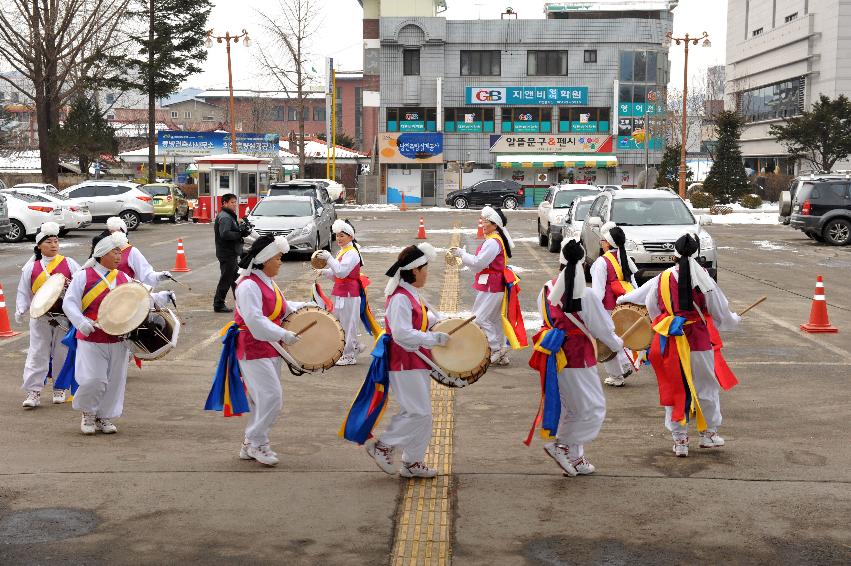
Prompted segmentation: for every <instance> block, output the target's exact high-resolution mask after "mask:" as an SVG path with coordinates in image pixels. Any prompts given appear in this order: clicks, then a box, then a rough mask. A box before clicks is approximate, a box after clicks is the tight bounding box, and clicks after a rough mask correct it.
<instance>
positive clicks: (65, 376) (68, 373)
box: [53, 324, 79, 401]
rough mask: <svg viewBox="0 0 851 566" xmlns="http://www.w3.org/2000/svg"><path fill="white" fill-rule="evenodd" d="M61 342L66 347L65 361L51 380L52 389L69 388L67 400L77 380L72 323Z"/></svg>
mask: <svg viewBox="0 0 851 566" xmlns="http://www.w3.org/2000/svg"><path fill="white" fill-rule="evenodd" d="M62 343H63V344H65V346H66V347H67V348H68V354H67V355H66V356H65V363H63V364H62V369H60V370H59V375H58V376H56V379H54V380H53V388H54V389H70V390H71V395H69V397H68V400H69V401H70V400H71V399H73V398H74V393H76V392H77V387H79V385H77V380H76V378H75V376H76V372H75V368H76V364H77V329H76V328H74V325H73V324H72V325H71V327H70V328H69V329H68V332H66V333H65V337H64V338H62Z"/></svg>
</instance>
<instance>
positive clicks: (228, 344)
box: [204, 324, 251, 416]
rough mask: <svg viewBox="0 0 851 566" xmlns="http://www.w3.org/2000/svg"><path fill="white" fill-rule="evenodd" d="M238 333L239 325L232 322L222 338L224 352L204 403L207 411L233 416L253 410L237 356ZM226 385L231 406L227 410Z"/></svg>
mask: <svg viewBox="0 0 851 566" xmlns="http://www.w3.org/2000/svg"><path fill="white" fill-rule="evenodd" d="M238 334H239V327H238V326H237V325H236V324H232V325H231V326H230V327H229V328H228V330H227V332H226V333H225V335H224V337H223V338H222V354H221V356H220V357H219V364H218V366H217V367H216V375H215V376H214V377H213V384H212V387H211V388H210V394H209V395H207V402H206V403H205V404H204V410H205V411H225V416H231V414H232V415H240V414H242V413H248V412H249V411H250V410H251V408H250V407H249V405H248V397H247V396H246V395H245V387H244V386H243V384H242V375H241V373H240V371H239V362H238V361H237V357H236V338H237V335H238ZM225 387H227V389H228V393H229V395H230V406H229V407H227V410H225ZM228 413H230V414H228Z"/></svg>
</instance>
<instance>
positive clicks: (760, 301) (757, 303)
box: [739, 297, 768, 316]
mask: <svg viewBox="0 0 851 566" xmlns="http://www.w3.org/2000/svg"><path fill="white" fill-rule="evenodd" d="M767 298H768V297H762V298H761V299H759V300H758V301H757V302H755V303H754V304H752V305H751V306H749V307H748V308H746V309H745V310H743V311H742V312H740V313H739V316H744V314H745V313H746V312H748V311H749V310H751V309H752V308H754V307H756V306H758V305H759V304H760V303H762V302H763V301H765V300H766V299H767Z"/></svg>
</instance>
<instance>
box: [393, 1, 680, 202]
mask: <svg viewBox="0 0 851 566" xmlns="http://www.w3.org/2000/svg"><path fill="white" fill-rule="evenodd" d="M675 4H676V3H675V2H668V1H649V2H644V3H641V4H636V3H635V2H629V1H624V2H615V3H611V2H608V3H595V2H561V3H558V4H548V5H547V7H546V11H547V18H546V19H522V14H519V15H518V14H516V13H514V12H512V11H510V10H506V13H504V14H502V19H483V20H447V19H445V18H442V17H439V16H431V17H423V16H382V17H380V18H379V35H380V109H379V110H380V111H379V115H378V131H379V134H378V138H379V140H378V154H379V160H380V164H381V190H380V193H381V194H380V198H379V200H386V201H387V202H398V201H399V200H400V197H401V195H402V194H403V193H404V194H405V196H406V202H408V203H414V204H417V203H422V204H424V205H429V204H442V203H443V200H444V195H445V194H446V193H447V192H449V191H451V190H454V189H456V188H458V186H459V185H463V186H469V185H470V184H472V183H473V182H476V181H478V180H482V179H491V178H496V179H514V180H516V181H517V182H519V183H520V184H521V185H523V186H524V187H526V188H527V189H534V188H544V187H548V186H549V185H551V184H554V183H557V182H564V181H576V182H596V183H598V184H619V185H634V184H635V183H636V180H637V178H638V175H639V173H640V172H643V171H644V167H645V159H646V158H645V151H644V149H645V148H644V146H643V144H640V143H637V142H636V141H634V139H633V137H632V134H633V132H634V131H635V130H637V129H641V128H644V124H645V120H647V119H649V118H652V116H653V115H654V114H655V113H657V112H661V110H662V101H663V100H664V90H665V87H664V85H666V84H667V83H668V73H669V62H668V47H667V42H666V34H667V33H668V32H670V31H671V29H672V21H673V15H672V13H671V9H672V8H673V6H674V5H675ZM636 6H640V8H636ZM662 146H663V140H662V137H661V136H659V138H655V137H654V138H652V139H651V142H650V146H649V148H648V149H649V151H648V152H647V160H648V161H649V163H650V165H651V166H652V165H653V164H657V163H658V162H659V161H660V160H661V153H662V152H661V150H662ZM464 165H466V172H463V171H464V170H465V167H464ZM459 170H460V172H459ZM542 192H543V191H528V190H527V194H536V193H541V194H542ZM527 202H528V199H527Z"/></svg>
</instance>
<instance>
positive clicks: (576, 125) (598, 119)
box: [558, 106, 611, 134]
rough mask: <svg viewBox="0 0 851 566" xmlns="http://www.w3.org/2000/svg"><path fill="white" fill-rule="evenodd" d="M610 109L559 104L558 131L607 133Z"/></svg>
mask: <svg viewBox="0 0 851 566" xmlns="http://www.w3.org/2000/svg"><path fill="white" fill-rule="evenodd" d="M609 114H610V111H609V109H608V108H588V107H569V106H560V107H559V109H558V116H559V118H558V131H559V132H573V133H588V134H596V133H603V134H605V133H608V132H609V131H610V127H611V126H610V122H609Z"/></svg>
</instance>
